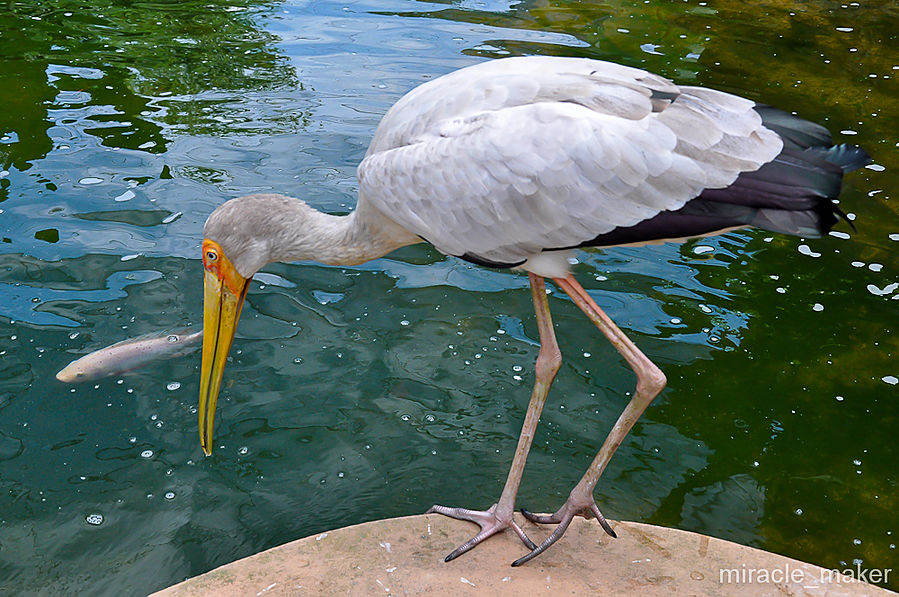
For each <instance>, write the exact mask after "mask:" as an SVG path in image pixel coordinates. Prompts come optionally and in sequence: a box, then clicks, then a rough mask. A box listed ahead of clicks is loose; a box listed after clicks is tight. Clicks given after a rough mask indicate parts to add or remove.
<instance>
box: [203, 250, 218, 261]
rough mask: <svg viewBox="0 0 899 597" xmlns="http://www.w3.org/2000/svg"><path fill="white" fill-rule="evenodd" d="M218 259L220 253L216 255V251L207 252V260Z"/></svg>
mask: <svg viewBox="0 0 899 597" xmlns="http://www.w3.org/2000/svg"><path fill="white" fill-rule="evenodd" d="M218 258H219V256H218V253H216V252H215V251H206V259H208V260H209V261H215V260H216V259H218Z"/></svg>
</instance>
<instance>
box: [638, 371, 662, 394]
mask: <svg viewBox="0 0 899 597" xmlns="http://www.w3.org/2000/svg"><path fill="white" fill-rule="evenodd" d="M667 383H668V378H666V377H665V374H664V373H662V370H661V369H659V368H658V367H656V366H653V367H652V368H651V369H650V370H649V371H647V372H646V374H645V375H644V376H641V379H640V380H639V381H638V383H637V385H638V388H637V390H638V391H641V390H642V391H645V392H647V393H649V394H652V395H653V396H655V395H657V394H658V393H659V392H661V391H662V390H663V389H664V388H665V385H666V384H667Z"/></svg>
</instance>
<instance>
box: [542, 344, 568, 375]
mask: <svg viewBox="0 0 899 597" xmlns="http://www.w3.org/2000/svg"><path fill="white" fill-rule="evenodd" d="M561 366H562V353H561V352H559V351H558V349H556V350H543V349H541V350H540V353H539V354H538V355H537V366H536V368H537V375H538V376H541V377H543V376H547V375H555V374H556V373H557V372H558V371H559V368H560V367H561Z"/></svg>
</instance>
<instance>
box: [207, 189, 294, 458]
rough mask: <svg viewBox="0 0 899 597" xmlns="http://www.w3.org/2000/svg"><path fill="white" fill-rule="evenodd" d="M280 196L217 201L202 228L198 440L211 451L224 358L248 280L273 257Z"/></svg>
mask: <svg viewBox="0 0 899 597" xmlns="http://www.w3.org/2000/svg"><path fill="white" fill-rule="evenodd" d="M296 203H299V202H298V201H297V200H295V199H290V198H288V197H284V196H282V195H248V196H246V197H238V198H237V199H232V200H230V201H228V202H226V203H224V204H222V205H220V206H219V207H218V208H217V209H216V210H215V211H213V212H212V214H211V215H210V216H209V219H207V220H206V226H205V227H204V229H203V237H204V238H203V268H204V270H205V274H204V275H205V279H204V292H203V361H202V365H201V368H200V405H199V414H200V444H201V445H202V447H203V451H204V452H205V453H206V454H207V455H209V454H211V453H212V428H213V423H214V422H215V405H216V402H217V401H218V393H219V388H220V386H221V383H222V375H223V373H224V370H225V361H226V360H227V358H228V352H229V351H230V350H231V343H232V341H233V340H234V334H235V331H236V330H237V321H238V320H239V319H240V310H241V307H242V306H243V302H244V298H246V295H247V289H248V288H249V286H250V279H251V278H252V277H253V275H254V274H255V273H256V272H257V271H259V270H260V269H261V268H262V267H263V266H265V265H266V264H268V263H270V262H271V261H274V260H275V259H273V257H272V255H273V254H274V251H273V246H274V245H276V244H277V243H278V242H279V238H278V236H279V235H278V234H277V230H279V229H280V228H283V225H281V226H279V225H278V224H279V220H282V221H283V218H284V217H285V213H286V212H288V211H289V208H290V207H295V204H296Z"/></svg>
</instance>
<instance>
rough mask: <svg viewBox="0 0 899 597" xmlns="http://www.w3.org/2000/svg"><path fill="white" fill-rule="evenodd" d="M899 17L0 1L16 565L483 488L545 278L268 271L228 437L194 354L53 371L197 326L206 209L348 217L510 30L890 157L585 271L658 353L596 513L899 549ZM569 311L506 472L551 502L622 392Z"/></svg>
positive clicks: (810, 8) (515, 44)
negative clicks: (789, 221) (204, 427)
mask: <svg viewBox="0 0 899 597" xmlns="http://www.w3.org/2000/svg"><path fill="white" fill-rule="evenodd" d="M897 31H899V12H897V9H896V8H895V7H894V6H893V5H892V4H891V3H888V2H865V3H859V2H851V3H845V4H841V3H839V2H812V3H804V4H802V5H801V6H800V5H797V4H795V3H786V2H779V1H774V0H771V1H769V2H764V3H761V4H754V5H752V6H751V7H750V6H749V5H746V4H745V3H742V2H733V1H729V0H722V1H718V2H715V1H708V2H696V1H693V0H691V1H689V2H676V3H663V2H631V3H629V2H609V3H604V4H599V3H585V4H582V3H576V2H554V3H546V2H539V1H526V2H502V1H492V0H486V1H483V2H475V1H465V0H463V1H459V2H432V3H429V2H415V1H412V0H394V1H391V2H373V1H361V2H342V3H334V2H327V1H324V2H302V1H298V0H286V1H283V2H256V1H253V0H232V1H229V2H218V1H217V0H212V1H210V0H203V1H202V2H199V1H182V2H166V1H160V2H128V3H122V2H112V1H109V0H106V1H102V0H101V1H100V2H92V3H90V4H87V3H82V4H78V3H74V2H62V1H50V2H43V3H40V5H37V4H36V3H26V2H19V3H15V2H13V3H7V4H5V5H4V7H3V8H2V9H0V39H2V41H3V43H0V82H2V83H3V84H2V85H0V101H2V105H3V108H4V109H3V110H2V111H0V355H2V358H0V590H2V592H27V593H30V594H47V595H56V594H79V593H80V594H91V595H105V594H109V595H121V594H144V593H147V592H150V591H153V590H156V589H159V588H162V587H164V586H167V585H169V584H171V583H174V582H177V581H179V580H182V579H184V578H185V577H188V576H193V575H196V574H199V573H202V572H204V571H207V570H209V569H211V568H214V567H216V566H219V565H221V564H224V563H227V562H230V561H232V560H235V559H237V558H240V557H244V556H247V555H250V554H252V553H255V552H257V551H259V550H262V549H265V548H268V547H272V546H274V545H278V544H281V543H284V542H286V541H289V540H292V539H296V538H299V537H304V536H308V535H311V534H314V533H318V532H321V531H323V530H327V529H330V528H334V527H338V526H343V525H347V524H354V523H359V522H364V521H367V520H373V519H378V518H384V517H391V516H400V515H406V514H413V513H419V512H423V511H424V510H425V509H427V508H428V507H429V506H430V505H431V504H432V503H434V502H440V503H444V504H452V505H455V504H458V505H465V506H470V507H479V508H484V507H487V506H489V505H490V504H491V503H492V502H493V501H494V500H495V499H496V498H497V496H498V494H499V491H500V489H501V485H502V481H503V480H504V479H505V474H506V471H507V468H508V464H509V461H510V459H511V455H512V451H513V449H514V446H515V441H516V438H517V435H518V430H519V427H520V424H521V420H522V418H523V413H524V408H525V405H526V403H527V398H528V395H529V392H530V384H531V383H532V381H533V374H532V367H533V362H534V359H535V357H536V352H537V345H536V342H535V339H536V337H537V331H536V327H535V324H534V318H533V313H532V306H531V302H530V294H529V291H528V289H527V282H526V278H525V277H524V276H522V275H521V274H517V273H511V272H502V271H492V270H486V269H482V268H477V267H473V266H470V265H469V264H466V263H463V262H460V261H458V260H455V259H452V258H447V257H445V256H442V255H440V254H439V253H438V252H436V251H435V250H433V249H432V248H429V247H427V246H423V245H422V246H415V247H408V248H406V249H403V250H401V251H398V252H396V253H395V254H393V255H390V256H388V257H386V258H383V259H379V260H376V261H374V262H371V263H369V264H366V265H363V266H359V267H353V268H336V267H325V266H320V265H316V264H309V263H303V264H289V265H288V264H277V265H272V266H270V267H267V268H266V269H265V272H264V273H263V274H261V275H259V276H258V277H257V280H256V281H255V282H254V283H253V285H252V287H251V289H250V293H249V297H248V302H247V305H246V307H245V309H244V316H243V318H242V321H241V325H240V329H239V332H238V337H237V339H236V340H235V345H234V349H233V351H232V362H231V363H230V364H229V366H228V369H227V371H226V377H225V385H224V389H223V394H222V398H221V400H220V406H219V412H220V415H219V417H220V418H219V423H218V424H217V426H216V452H215V454H214V456H212V457H210V458H204V457H203V455H202V452H201V450H200V447H199V442H198V437H197V429H196V425H197V422H196V398H197V392H198V383H197V377H198V374H197V370H198V366H199V355H193V356H192V357H189V358H184V359H176V360H172V361H162V362H159V363H158V364H155V365H153V366H152V367H149V368H147V369H144V370H142V371H140V372H137V373H136V374H133V375H129V376H126V377H121V378H112V379H107V380H104V381H102V382H99V383H96V384H91V385H82V386H67V385H64V384H61V383H59V382H57V381H56V380H55V379H54V377H53V376H54V374H55V373H56V371H58V370H59V369H60V368H62V367H63V366H64V365H65V364H66V363H68V362H69V361H71V360H73V359H74V358H76V357H77V356H78V355H80V354H82V353H84V352H87V351H89V350H91V349H94V348H97V347H100V346H105V345H109V344H112V343H114V342H117V341H119V340H122V339H124V338H126V337H131V336H136V335H139V334H142V333H148V332H157V331H160V330H164V329H177V328H182V327H184V326H185V325H189V324H191V323H198V322H199V321H200V320H201V312H202V311H201V310H202V306H201V302H202V290H201V288H202V283H201V279H202V276H201V271H202V266H201V263H200V261H199V259H198V257H199V243H200V238H201V232H202V224H203V222H204V221H205V218H206V216H207V215H208V214H209V213H210V212H211V211H212V209H214V208H215V206H217V205H219V204H221V203H222V202H223V201H225V200H226V199H228V198H230V197H234V196H237V195H241V194H246V193H251V192H259V191H275V192H281V193H286V194H293V195H296V196H300V197H303V198H304V199H306V200H307V201H309V202H310V203H312V204H313V205H315V206H316V207H318V208H320V209H323V210H327V211H331V212H336V213H345V212H347V211H349V210H350V209H352V206H353V205H354V204H355V192H356V181H355V166H356V164H357V163H358V162H359V160H360V159H361V157H362V156H363V154H364V152H365V149H366V147H367V145H368V142H369V140H370V138H371V135H372V133H373V131H374V129H375V127H376V125H377V123H378V120H379V119H380V117H381V115H383V113H384V112H385V111H386V110H387V109H388V108H389V106H390V105H391V104H392V103H393V102H395V101H396V100H397V99H398V98H399V97H400V96H401V95H402V94H403V93H404V92H406V91H407V90H409V89H410V88H412V87H414V86H415V85H417V84H420V83H422V82H424V81H427V80H429V79H431V78H434V77H436V76H439V75H440V74H443V73H446V72H448V71H450V70H453V69H456V68H459V67H462V66H465V65H468V64H473V63H476V62H479V61H482V60H488V59H493V58H498V57H502V56H508V55H522V54H545V55H550V54H554V55H570V56H590V57H594V58H602V59H609V60H615V61H618V62H621V63H624V64H628V65H631V66H638V67H643V68H648V69H651V70H653V71H656V72H658V73H660V74H663V75H665V76H668V77H670V78H672V79H674V80H676V81H677V82H680V83H689V84H699V85H708V86H713V87H717V88H721V89H725V90H728V91H733V92H735V93H739V94H741V95H745V96H748V97H751V98H753V99H756V100H758V101H763V102H766V103H770V104H774V105H776V106H779V107H782V108H785V109H788V110H796V111H797V112H798V113H799V114H800V115H802V116H803V117H806V118H809V119H812V120H816V121H818V122H822V123H824V124H826V125H827V126H828V127H829V128H830V129H831V130H833V131H834V133H835V135H836V139H837V140H838V141H840V142H851V143H857V144H860V145H862V146H864V147H865V148H866V149H867V150H868V151H869V152H870V153H871V154H872V155H873V156H874V159H875V162H876V163H875V165H874V166H872V167H871V168H869V169H865V170H863V171H861V172H860V173H856V174H854V175H852V176H850V177H849V178H848V179H847V181H846V185H845V190H844V194H843V197H842V203H841V206H842V207H843V209H844V210H845V211H846V212H848V213H849V214H850V217H852V218H854V223H855V226H856V229H852V228H851V227H849V226H847V225H845V224H841V225H840V226H838V228H837V230H838V232H837V233H836V234H834V235H831V236H828V237H825V238H822V239H798V238H787V237H781V236H776V235H772V234H769V233H765V232H758V231H739V232H733V233H730V234H726V235H722V236H719V237H716V238H710V239H703V240H699V241H691V242H688V243H686V244H684V245H672V244H666V245H660V246H652V247H646V248H639V249H637V248H620V249H614V250H608V251H603V252H591V253H582V254H581V255H580V256H579V260H580V263H579V264H578V265H577V266H576V267H575V271H576V275H578V277H579V278H580V280H581V281H582V282H583V283H584V285H585V286H586V287H587V288H588V289H589V290H590V292H591V294H592V295H593V296H594V297H595V299H596V300H597V302H598V303H599V304H600V305H601V306H602V307H603V308H605V309H607V310H608V312H609V313H610V314H611V315H612V317H613V318H615V319H616V321H618V322H619V324H620V325H621V326H622V328H623V329H625V331H626V332H627V333H629V334H630V335H631V337H632V338H633V339H634V340H635V341H636V342H637V344H638V345H640V346H641V347H642V348H643V350H644V351H645V352H646V353H647V354H648V355H649V356H650V357H651V358H653V359H654V360H655V361H656V362H658V363H659V364H660V365H661V366H662V368H663V369H664V370H665V372H666V374H667V376H668V379H669V386H668V388H667V389H666V390H665V391H664V393H663V394H662V396H661V397H660V398H659V399H658V400H657V401H656V402H655V403H654V404H653V405H652V406H651V407H650V408H649V410H648V411H647V413H646V415H645V416H644V417H643V419H642V420H641V421H640V422H639V423H638V424H637V426H636V427H635V429H634V431H633V432H632V433H631V435H630V436H629V438H628V439H627V440H626V442H625V443H624V444H623V445H622V447H621V449H620V451H619V453H618V454H617V455H616V457H615V458H614V460H613V461H612V463H611V465H610V467H609V469H608V471H607V472H606V474H605V476H604V477H603V480H602V482H601V483H600V486H599V487H598V488H597V491H596V498H597V501H598V502H599V504H600V507H601V508H602V509H603V511H604V512H605V514H606V515H607V516H609V517H612V518H625V519H631V520H639V521H644V522H651V523H656V524H662V525H668V526H674V527H678V528H683V529H689V530H695V531H699V532H703V533H707V534H711V535H714V536H718V537H722V538H725V539H730V540H735V541H739V542H741V543H744V544H747V545H752V546H756V547H760V548H763V549H767V550H771V551H775V552H777V553H782V554H786V555H789V556H792V557H796V558H799V559H802V560H806V561H810V562H814V563H816V564H820V565H823V566H827V567H839V568H844V567H847V566H855V565H860V566H861V567H863V568H866V569H871V568H878V569H885V568H892V569H893V570H899V557H897V553H899V552H897V550H896V543H897V542H899V541H897V539H899V538H897V534H899V521H897V515H896V514H895V513H896V512H897V511H899V503H897V500H899V497H897V496H899V492H897V469H896V464H895V463H896V462H897V461H899V448H897V445H896V442H895V441H894V435H895V433H896V430H897V428H899V425H897V423H899V421H897V413H899V411H897V402H896V398H897V387H896V386H897V377H899V368H897V365H896V359H895V354H896V352H897V350H899V343H897V340H896V335H895V334H894V333H893V332H894V330H895V329H896V327H897V325H899V316H897V306H899V303H897V302H896V300H897V299H899V286H897V283H899V277H897V276H899V271H897V270H899V263H897V260H896V259H895V255H896V248H897V247H899V245H897V243H899V218H897V214H896V205H895V201H894V200H893V199H892V196H893V195H894V194H895V189H896V188H897V183H899V178H897V176H896V171H897V168H899V159H897V138H896V131H897V130H899V118H897V111H896V109H895V97H896V95H897V87H896V77H899V63H897V61H896V57H895V47H896V46H897V42H899V40H897V33H896V32H897ZM551 306H552V309H553V314H554V319H555V322H556V324H557V329H558V335H559V337H560V342H561V346H562V350H563V353H564V355H565V361H564V364H563V367H562V370H561V371H560V374H559V377H558V379H557V381H556V385H555V386H554V388H553V392H552V394H551V395H550V400H549V403H548V405H547V409H546V412H545V414H544V416H543V421H542V424H541V427H540V429H539V431H538V435H537V438H536V441H535V445H534V448H533V451H532V454H531V458H530V460H529V463H528V468H527V470H526V473H525V477H524V483H523V487H522V490H521V495H520V498H519V502H520V504H521V505H525V506H527V507H528V508H531V509H536V510H554V509H555V508H556V507H558V505H559V504H561V503H562V502H563V501H564V498H565V497H566V495H567V493H568V491H569V490H570V488H571V487H572V485H573V484H574V483H575V482H576V481H577V479H578V478H579V477H580V475H581V474H582V472H583V470H584V469H585V468H586V466H587V464H588V463H589V461H590V459H591V458H592V457H593V454H594V453H595V451H596V449H597V448H598V446H599V445H600V443H601V441H602V439H603V437H605V434H606V433H607V431H608V429H609V427H610V426H611V424H612V422H613V421H614V420H615V418H616V417H617V415H618V413H619V412H620V410H621V408H623V406H624V404H625V403H626V401H627V394H628V392H630V391H631V390H632V386H633V376H632V374H631V372H630V371H629V369H628V368H627V366H626V365H625V364H624V362H623V361H622V359H621V358H620V357H619V356H618V355H617V354H616V353H615V352H614V351H613V350H612V349H611V348H610V347H609V346H608V344H607V343H606V342H605V341H604V340H603V338H602V336H601V335H600V334H598V333H595V332H593V331H592V330H590V329H589V328H588V327H585V320H584V318H583V316H582V315H581V314H580V313H579V312H578V310H577V309H576V307H574V306H573V305H572V304H571V303H570V302H569V301H568V300H567V299H565V298H564V297H560V296H558V293H554V294H553V296H552V297H551ZM564 548H565V546H564V541H563V542H561V543H560V544H559V545H558V546H557V547H555V548H554V549H564ZM520 555H522V554H519V553H515V554H510V561H511V560H513V559H515V558H517V557H519V556H520ZM890 580H891V582H890V583H889V584H888V586H890V587H891V588H893V589H894V590H895V589H899V581H897V580H896V577H895V576H892V577H890Z"/></svg>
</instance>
